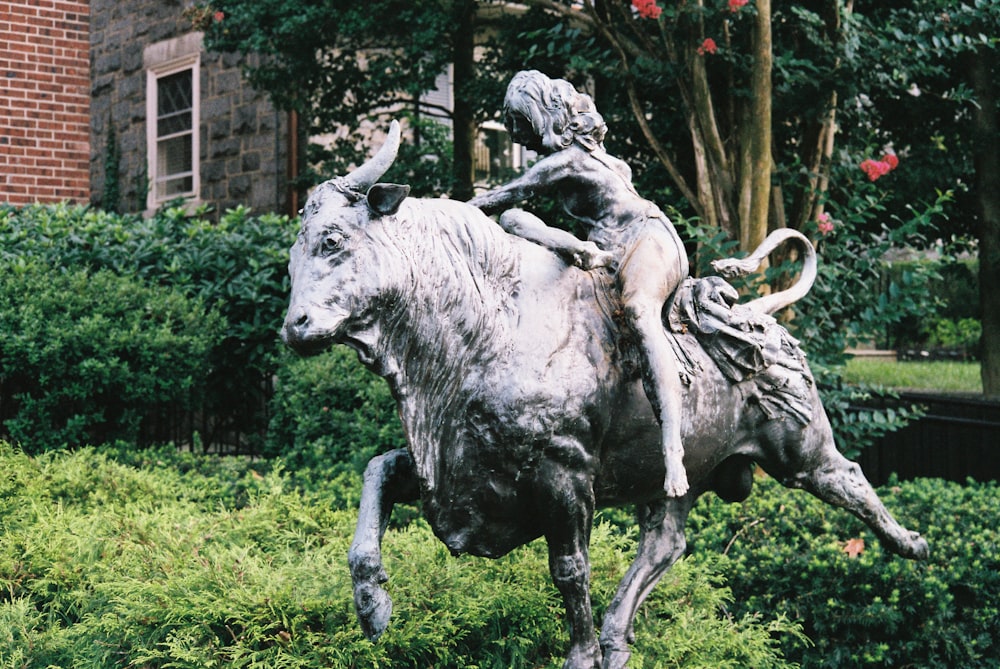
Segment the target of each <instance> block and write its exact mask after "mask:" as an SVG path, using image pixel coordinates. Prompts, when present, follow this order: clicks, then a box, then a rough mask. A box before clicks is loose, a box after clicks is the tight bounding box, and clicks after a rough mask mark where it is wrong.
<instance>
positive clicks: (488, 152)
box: [474, 128, 514, 182]
mask: <svg viewBox="0 0 1000 669" xmlns="http://www.w3.org/2000/svg"><path fill="white" fill-rule="evenodd" d="M474 161H475V170H476V180H477V181H480V182H486V181H491V182H492V181H498V180H503V179H508V178H510V176H511V174H512V173H513V171H514V144H513V142H512V141H511V139H510V137H508V135H507V133H506V132H505V131H502V130H495V129H493V128H481V129H480V131H479V136H478V138H477V139H476V147H475V156H474Z"/></svg>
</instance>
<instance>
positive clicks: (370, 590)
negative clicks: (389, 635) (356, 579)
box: [354, 584, 392, 641]
mask: <svg viewBox="0 0 1000 669" xmlns="http://www.w3.org/2000/svg"><path fill="white" fill-rule="evenodd" d="M354 609H355V611H357V614H358V622H359V623H360V624H361V631H362V632H364V634H365V636H366V637H368V640H369V641H375V640H376V639H378V638H379V637H380V636H382V632H384V631H385V630H386V628H387V627H389V618H390V616H392V599H391V598H390V597H389V593H388V592H386V591H385V590H383V589H382V588H380V587H378V586H377V585H370V584H365V585H356V586H355V587H354Z"/></svg>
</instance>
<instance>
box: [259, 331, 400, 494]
mask: <svg viewBox="0 0 1000 669" xmlns="http://www.w3.org/2000/svg"><path fill="white" fill-rule="evenodd" d="M282 362H283V364H282V365H281V367H280V368H279V369H278V375H277V381H276V383H275V394H274V398H273V400H272V402H271V409H270V413H271V422H270V425H269V429H268V434H267V448H266V450H265V455H267V456H271V457H274V456H280V457H281V458H282V460H283V461H284V462H285V463H286V464H287V465H288V466H289V468H290V469H292V470H294V471H296V472H301V473H302V474H303V475H304V478H305V477H311V478H313V479H315V478H317V477H318V476H322V475H323V473H324V472H334V471H336V470H338V469H340V468H342V467H343V466H345V465H346V466H349V467H351V468H352V469H354V470H355V471H357V472H359V473H360V472H361V471H363V470H364V467H365V465H366V464H367V463H368V460H370V459H371V458H372V457H373V456H374V455H377V454H378V453H384V452H385V451H388V450H392V449H394V448H401V447H403V446H404V445H405V439H404V436H403V430H402V426H401V425H400V422H399V418H398V415H397V412H396V404H395V401H394V400H393V398H392V395H391V394H390V392H389V387H388V385H387V384H386V382H385V381H384V380H383V379H381V378H380V377H378V376H376V375H375V374H372V373H371V372H369V371H368V370H366V369H365V368H364V367H362V366H361V363H360V362H358V361H357V358H356V356H355V354H354V353H353V352H352V351H350V350H349V349H347V348H346V347H343V346H337V347H334V348H333V349H332V350H330V351H328V352H327V353H324V354H322V355H319V356H316V357H312V358H295V357H294V356H292V355H291V354H285V357H284V358H283V361H282Z"/></svg>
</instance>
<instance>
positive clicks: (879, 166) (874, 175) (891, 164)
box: [860, 153, 899, 181]
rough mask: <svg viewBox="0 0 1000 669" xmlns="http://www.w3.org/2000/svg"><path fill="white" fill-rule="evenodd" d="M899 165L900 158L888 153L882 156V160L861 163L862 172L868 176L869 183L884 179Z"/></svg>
mask: <svg viewBox="0 0 1000 669" xmlns="http://www.w3.org/2000/svg"><path fill="white" fill-rule="evenodd" d="M897 165H899V158H898V157H897V156H896V154H894V153H887V154H885V155H884V156H882V160H872V159H871V158H867V159H865V160H863V161H861V165H860V167H861V171H862V172H864V173H865V174H866V175H868V180H869V181H875V180H877V179H879V178H880V177H884V176H885V175H886V174H888V173H889V172H892V171H893V170H894V169H896V166H897Z"/></svg>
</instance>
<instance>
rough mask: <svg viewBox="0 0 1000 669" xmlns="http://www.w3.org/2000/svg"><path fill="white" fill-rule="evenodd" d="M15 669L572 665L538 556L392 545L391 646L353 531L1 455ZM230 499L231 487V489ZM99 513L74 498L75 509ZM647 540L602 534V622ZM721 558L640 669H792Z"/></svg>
mask: <svg viewBox="0 0 1000 669" xmlns="http://www.w3.org/2000/svg"><path fill="white" fill-rule="evenodd" d="M0 468H2V469H3V471H4V472H5V473H6V476H5V477H3V478H0V511H2V512H3V517H4V519H5V520H4V526H3V530H2V533H0V667H3V668H4V669H6V668H8V667H9V668H13V667H18V668H24V669H36V668H37V669H43V668H45V667H49V666H73V667H79V668H80V669H86V668H93V669H104V668H105V667H109V666H143V667H148V668H150V669H155V668H158V667H191V668H193V667H228V666H244V667H260V668H268V669H271V668H273V667H331V668H339V667H343V668H345V669H346V668H348V667H350V668H359V667H404V668H405V667H414V668H416V667H420V668H423V667H431V666H433V667H437V668H441V669H448V668H452V667H454V668H464V667H492V668H497V669H500V668H502V669H509V668H528V667H547V668H550V669H556V668H557V667H559V666H560V665H561V662H562V659H561V658H562V656H563V654H564V653H565V652H566V643H567V632H566V629H565V622H564V619H563V607H562V603H561V601H560V597H559V595H558V592H557V591H556V590H555V588H554V587H553V586H552V584H551V582H550V580H549V576H548V568H547V555H546V550H545V547H544V545H543V544H542V543H541V542H534V543H532V544H530V545H528V546H526V547H524V548H522V549H518V550H516V551H514V552H513V553H511V554H510V555H509V556H507V557H505V558H503V559H501V560H495V561H493V560H484V559H477V558H454V557H452V556H450V555H449V553H448V551H447V549H446V548H445V547H444V545H443V544H442V543H441V542H440V541H438V540H437V539H436V538H435V537H434V536H433V534H432V532H431V531H430V529H429V528H428V527H427V525H426V524H425V523H424V522H423V521H419V520H418V521H414V522H412V523H410V524H409V525H408V526H406V527H404V528H402V529H399V530H392V531H390V532H388V533H387V534H386V537H385V542H384V557H385V562H386V568H387V570H388V572H389V574H390V575H391V580H390V581H389V583H388V586H387V587H388V588H389V590H390V592H391V594H392V595H393V597H394V599H395V609H394V613H393V622H392V624H391V625H390V627H389V629H388V631H387V632H386V633H385V634H384V635H383V636H382V637H381V638H380V639H379V640H378V642H377V643H374V644H373V643H370V642H368V641H367V640H365V639H364V638H363V636H362V634H361V631H360V628H359V626H358V624H357V621H356V620H355V617H354V611H353V607H352V605H351V601H352V594H351V584H350V576H349V574H348V570H347V565H346V552H347V548H348V545H349V542H350V540H351V535H352V533H353V527H354V522H355V519H356V514H355V512H354V511H349V510H343V509H337V508H333V507H331V505H330V504H328V503H327V502H326V500H323V499H319V498H310V497H306V496H302V495H299V494H297V493H296V492H294V491H292V490H290V489H289V486H288V480H287V478H285V477H284V476H283V475H282V473H281V472H280V471H270V472H266V473H264V474H262V475H256V476H254V475H253V471H252V470H249V474H246V475H244V479H245V485H246V493H247V501H246V503H245V504H242V505H240V506H239V507H236V508H234V507H231V506H228V505H223V504H220V498H219V497H217V496H215V495H214V494H213V492H212V491H213V488H214V486H213V485H212V482H213V481H215V482H220V483H221V482H223V481H224V479H225V478H226V477H227V476H229V475H230V473H231V471H230V470H228V469H227V470H226V471H224V472H223V473H221V474H220V475H219V476H216V477H213V476H212V475H211V474H209V473H201V474H197V475H193V474H192V473H190V472H188V473H185V474H180V473H178V472H177V471H176V470H173V469H172V468H170V467H169V466H168V467H163V466H161V465H157V464H156V463H155V462H150V463H149V464H148V466H147V465H143V466H142V467H140V468H135V467H131V466H125V465H122V464H120V463H118V462H115V461H113V460H112V459H110V458H109V457H107V456H106V455H105V454H102V453H97V452H95V451H93V450H91V449H82V450H79V451H76V452H74V453H68V454H67V453H60V454H52V453H50V454H47V455H44V456H40V457H38V458H30V457H28V456H26V455H23V454H21V453H18V452H15V451H13V450H12V449H10V448H9V447H6V446H3V445H0ZM220 487H223V486H220ZM81 490H85V491H87V494H86V495H83V496H80V497H76V496H75V493H76V492H77V491H81ZM632 549H633V540H632V538H631V537H630V536H623V535H622V534H620V533H617V532H613V531H612V530H611V528H610V526H609V525H607V524H599V525H598V526H597V527H596V529H595V532H594V537H593V541H592V565H593V574H594V576H593V581H594V597H595V603H596V608H597V609H598V614H600V612H601V611H602V610H603V607H604V606H605V605H606V603H607V602H608V601H609V600H610V597H611V593H612V590H613V588H614V587H615V585H616V584H617V581H618V579H619V578H621V576H622V575H623V574H624V572H625V569H626V568H627V567H628V563H629V561H630V553H631V551H632ZM724 565H725V560H724V559H720V558H718V557H709V558H707V559H703V558H698V557H694V558H689V559H685V560H682V561H681V562H680V563H679V564H678V565H677V566H676V567H675V568H674V569H673V570H672V571H671V572H670V574H669V576H668V577H667V578H666V579H664V583H663V584H662V585H661V586H660V587H659V588H657V590H656V591H655V592H654V593H653V595H652V597H651V600H650V601H649V603H648V604H647V605H646V606H645V607H644V609H643V610H642V612H641V614H640V616H639V618H638V620H637V624H636V632H637V635H638V641H637V644H636V648H635V655H634V660H633V662H632V664H631V666H633V667H647V668H649V667H665V668H674V667H678V668H679V667H713V668H715V667H723V668H732V669H736V668H737V667H759V668H763V669H783V668H785V667H789V666H791V665H789V664H788V663H787V662H785V661H783V660H782V659H781V658H780V655H779V654H778V652H777V646H778V641H779V640H780V639H782V638H783V637H784V636H786V635H793V636H794V635H796V634H797V631H796V628H795V626H794V625H790V624H788V622H787V621H784V620H782V619H780V618H777V619H769V618H767V617H766V616H758V615H746V616H744V615H737V616H733V615H728V614H727V613H726V611H727V609H728V608H729V607H730V606H731V602H730V599H729V594H728V591H727V589H726V588H725V587H724V586H723V585H722V584H721V583H720V577H719V572H720V569H722V568H723V567H724Z"/></svg>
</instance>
